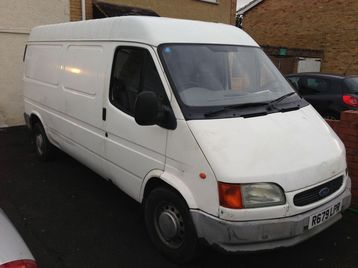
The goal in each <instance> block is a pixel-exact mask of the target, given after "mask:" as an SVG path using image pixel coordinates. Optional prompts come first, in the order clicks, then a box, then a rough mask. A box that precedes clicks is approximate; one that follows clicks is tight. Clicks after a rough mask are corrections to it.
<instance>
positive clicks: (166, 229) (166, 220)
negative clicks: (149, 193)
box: [158, 211, 179, 239]
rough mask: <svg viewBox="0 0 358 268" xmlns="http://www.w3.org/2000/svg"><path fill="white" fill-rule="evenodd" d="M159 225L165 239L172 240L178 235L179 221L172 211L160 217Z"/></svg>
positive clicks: (165, 212) (163, 213)
mask: <svg viewBox="0 0 358 268" xmlns="http://www.w3.org/2000/svg"><path fill="white" fill-rule="evenodd" d="M158 223H159V228H160V230H161V233H162V235H163V236H164V238H165V239H172V238H174V237H175V236H176V235H177V233H178V226H179V219H178V217H177V216H176V215H175V214H174V213H173V212H172V211H163V212H162V213H161V214H160V215H159V219H158Z"/></svg>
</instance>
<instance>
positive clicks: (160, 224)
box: [155, 204, 185, 248]
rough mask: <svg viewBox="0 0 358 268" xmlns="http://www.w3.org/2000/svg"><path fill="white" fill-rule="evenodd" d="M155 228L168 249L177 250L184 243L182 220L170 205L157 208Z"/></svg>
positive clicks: (176, 210)
mask: <svg viewBox="0 0 358 268" xmlns="http://www.w3.org/2000/svg"><path fill="white" fill-rule="evenodd" d="M155 228H156V230H157V233H158V235H159V238H160V239H161V240H162V242H163V243H164V244H166V245H167V246H168V247H170V248H179V247H180V246H181V245H182V244H183V242H184V233H185V228H184V219H183V216H182V215H181V213H180V211H179V210H178V209H177V208H176V207H175V206H174V205H172V204H165V205H162V206H159V207H158V208H157V212H156V220H155Z"/></svg>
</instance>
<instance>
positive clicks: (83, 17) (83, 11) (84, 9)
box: [81, 0, 86, 20]
mask: <svg viewBox="0 0 358 268" xmlns="http://www.w3.org/2000/svg"><path fill="white" fill-rule="evenodd" d="M81 10H82V20H86V0H81Z"/></svg>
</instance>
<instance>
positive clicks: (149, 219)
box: [144, 187, 199, 263]
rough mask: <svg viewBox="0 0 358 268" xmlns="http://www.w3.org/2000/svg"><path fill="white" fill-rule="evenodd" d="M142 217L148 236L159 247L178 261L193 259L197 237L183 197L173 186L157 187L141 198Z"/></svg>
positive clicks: (196, 247)
mask: <svg viewBox="0 0 358 268" xmlns="http://www.w3.org/2000/svg"><path fill="white" fill-rule="evenodd" d="M144 219H145V225H146V228H147V231H148V233H149V236H150V238H151V240H152V242H153V243H154V245H155V246H156V247H157V248H158V249H159V251H160V252H161V253H162V254H163V255H165V256H166V257H168V258H169V259H171V260H173V261H175V262H177V263H186V262H189V261H191V260H193V259H194V258H195V257H196V255H197V252H198V248H199V245H198V238H197V235H196V230H195V226H194V224H193V221H192V219H191V216H190V213H189V208H188V206H187V204H186V202H185V201H184V199H183V198H182V197H181V196H180V195H179V194H178V193H176V192H175V191H174V190H171V189H168V188H163V187H160V188H156V189H154V190H152V191H151V192H150V193H149V195H148V197H147V198H146V200H145V202H144Z"/></svg>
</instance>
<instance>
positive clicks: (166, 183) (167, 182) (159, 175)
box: [139, 170, 198, 208]
mask: <svg viewBox="0 0 358 268" xmlns="http://www.w3.org/2000/svg"><path fill="white" fill-rule="evenodd" d="M161 186H162V187H168V188H170V189H172V190H174V191H176V192H177V193H178V194H179V195H180V196H181V197H182V198H183V199H184V200H185V202H186V204H187V205H188V207H189V208H197V207H198V206H197V202H196V200H195V198H194V195H193V193H192V192H191V191H190V189H189V187H188V186H187V185H186V184H185V183H184V182H183V181H182V180H181V179H180V178H177V177H175V176H173V175H171V174H168V173H166V172H164V171H161V170H152V171H151V172H149V173H148V174H147V176H146V178H145V179H144V181H143V183H142V187H141V191H140V196H139V202H140V203H143V201H144V200H145V198H146V196H147V195H148V194H149V193H150V191H152V190H153V189H155V188H156V187H161Z"/></svg>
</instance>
